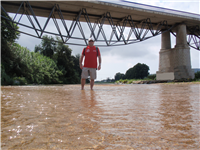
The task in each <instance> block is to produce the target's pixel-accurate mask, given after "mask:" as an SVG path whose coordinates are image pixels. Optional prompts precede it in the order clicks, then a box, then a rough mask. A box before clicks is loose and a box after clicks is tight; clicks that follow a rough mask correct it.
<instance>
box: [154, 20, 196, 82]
mask: <svg viewBox="0 0 200 150" xmlns="http://www.w3.org/2000/svg"><path fill="white" fill-rule="evenodd" d="M186 36H187V33H186V25H184V24H181V25H179V26H178V27H177V31H176V45H175V48H172V49H171V42H170V41H171V39H170V32H165V33H163V34H162V37H161V39H162V41H161V42H162V44H161V50H160V52H159V71H157V72H156V80H179V79H193V78H194V72H193V71H192V69H191V61H190V48H189V46H188V44H187V38H186Z"/></svg>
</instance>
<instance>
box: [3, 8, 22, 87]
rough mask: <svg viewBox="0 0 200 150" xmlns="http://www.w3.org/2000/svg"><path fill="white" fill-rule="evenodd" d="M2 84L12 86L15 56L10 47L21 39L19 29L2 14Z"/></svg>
mask: <svg viewBox="0 0 200 150" xmlns="http://www.w3.org/2000/svg"><path fill="white" fill-rule="evenodd" d="M1 13H2V16H6V17H5V18H4V17H2V16H1V83H2V84H11V82H12V77H13V65H15V63H14V59H15V58H14V55H13V51H12V50H11V48H10V46H11V45H12V43H14V42H15V40H16V39H18V38H19V36H20V33H19V32H18V31H17V30H18V29H19V27H18V26H17V25H16V24H15V23H12V22H11V20H12V19H11V18H10V17H9V16H7V15H6V14H5V13H4V12H1Z"/></svg>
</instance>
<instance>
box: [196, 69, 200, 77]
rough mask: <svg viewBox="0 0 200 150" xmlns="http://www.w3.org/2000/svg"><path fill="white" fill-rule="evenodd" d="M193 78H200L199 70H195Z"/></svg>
mask: <svg viewBox="0 0 200 150" xmlns="http://www.w3.org/2000/svg"><path fill="white" fill-rule="evenodd" d="M195 79H200V71H197V72H196V73H195Z"/></svg>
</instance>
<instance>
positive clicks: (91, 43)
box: [88, 37, 94, 46]
mask: <svg viewBox="0 0 200 150" xmlns="http://www.w3.org/2000/svg"><path fill="white" fill-rule="evenodd" d="M88 45H89V46H94V39H93V38H92V37H91V38H89V39H88Z"/></svg>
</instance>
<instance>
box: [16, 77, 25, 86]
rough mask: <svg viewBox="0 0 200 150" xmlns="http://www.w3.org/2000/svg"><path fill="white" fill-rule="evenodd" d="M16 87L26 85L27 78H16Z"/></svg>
mask: <svg viewBox="0 0 200 150" xmlns="http://www.w3.org/2000/svg"><path fill="white" fill-rule="evenodd" d="M13 84H14V85H26V84H27V81H26V78H25V77H14V78H13Z"/></svg>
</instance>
